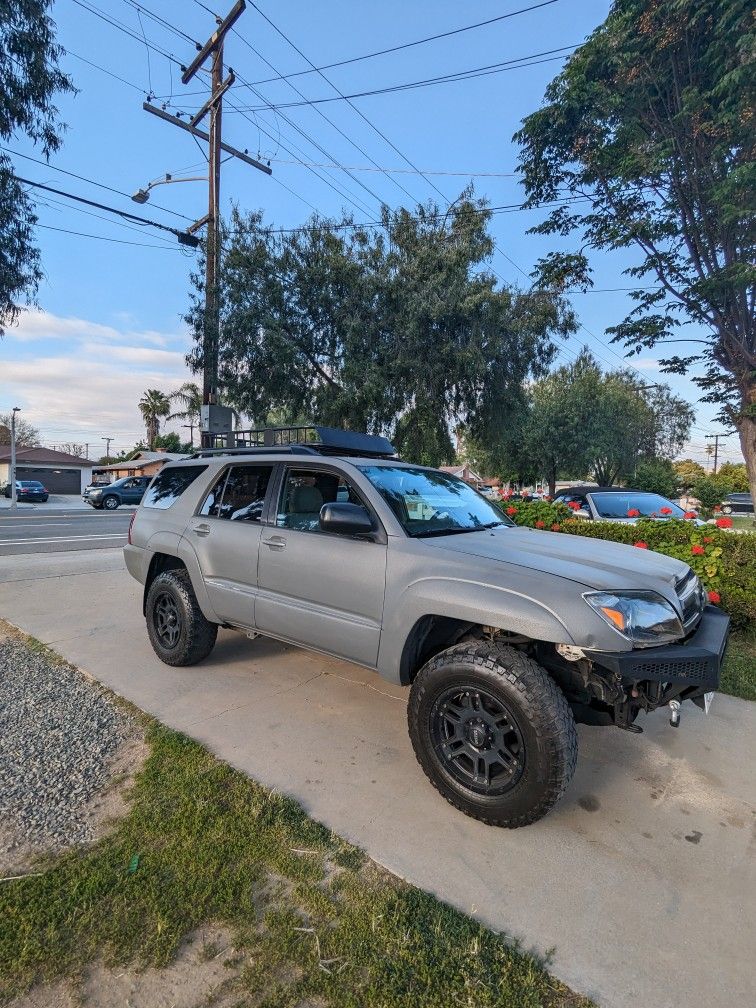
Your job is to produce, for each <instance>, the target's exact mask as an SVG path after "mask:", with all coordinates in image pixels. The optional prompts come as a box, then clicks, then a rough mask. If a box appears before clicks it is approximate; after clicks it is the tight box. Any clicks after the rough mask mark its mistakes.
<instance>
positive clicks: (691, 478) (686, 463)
mask: <svg viewBox="0 0 756 1008" xmlns="http://www.w3.org/2000/svg"><path fill="white" fill-rule="evenodd" d="M672 468H673V469H674V470H675V473H676V475H677V480H678V483H679V484H680V486H681V487H682V489H683V490H690V488H691V487H692V486H693V484H694V483H695V482H696V480H698V479H701V478H702V477H704V476H705V475H706V470H705V469H704V467H703V466H702V465H701V463H700V462H694V461H693V459H681V460H680V461H679V462H673V463H672Z"/></svg>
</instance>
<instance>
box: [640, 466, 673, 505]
mask: <svg viewBox="0 0 756 1008" xmlns="http://www.w3.org/2000/svg"><path fill="white" fill-rule="evenodd" d="M677 485H678V478H677V473H676V472H675V469H674V466H673V465H672V463H671V462H670V461H669V459H649V460H648V461H647V462H641V463H640V464H639V465H638V467H637V469H636V470H635V476H634V478H633V486H634V487H635V488H636V489H637V490H648V492H649V493H657V494H661V496H662V497H669V498H674V497H676V496H677Z"/></svg>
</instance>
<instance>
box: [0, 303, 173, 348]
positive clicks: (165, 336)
mask: <svg viewBox="0 0 756 1008" xmlns="http://www.w3.org/2000/svg"><path fill="white" fill-rule="evenodd" d="M129 321H131V320H129ZM6 337H7V338H10V339H12V340H15V341H16V342H18V343H32V342H36V341H39V340H69V341H73V342H80V341H81V340H95V341H97V342H110V341H112V340H117V341H119V342H123V341H124V340H126V341H128V342H129V343H133V344H143V343H149V344H151V345H153V346H159V347H164V346H167V345H168V344H169V343H171V342H175V341H176V340H182V341H186V340H188V338H189V336H188V333H187V331H186V330H184V331H183V332H177V333H161V332H157V331H155V330H154V329H133V328H129V329H116V328H114V327H113V326H108V325H102V324H101V323H99V322H90V321H88V320H87V319H80V318H62V317H61V316H59V315H52V314H51V313H50V312H46V311H40V310H39V309H37V308H29V309H26V310H25V311H23V312H22V313H21V315H20V316H19V319H18V324H17V325H14V326H9V327H8V328H7V329H6Z"/></svg>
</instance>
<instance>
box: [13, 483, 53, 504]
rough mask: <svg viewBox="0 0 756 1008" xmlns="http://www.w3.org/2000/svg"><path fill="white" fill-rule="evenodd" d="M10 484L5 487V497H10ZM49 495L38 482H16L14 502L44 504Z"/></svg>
mask: <svg viewBox="0 0 756 1008" xmlns="http://www.w3.org/2000/svg"><path fill="white" fill-rule="evenodd" d="M11 489H12V488H11V484H10V483H6V485H5V491H4V493H5V496H6V497H11V496H12V494H11ZM49 496H50V495H49V494H48V492H47V488H46V487H44V486H42V484H41V483H40V482H39V481H38V480H16V500H20V501H29V502H30V503H31V502H35V503H42V504H44V503H45V502H46V501H47V498H48V497H49Z"/></svg>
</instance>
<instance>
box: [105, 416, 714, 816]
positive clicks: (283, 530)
mask: <svg viewBox="0 0 756 1008" xmlns="http://www.w3.org/2000/svg"><path fill="white" fill-rule="evenodd" d="M260 433H261V434H263V433H264V435H265V436H264V438H261V439H262V440H266V441H268V442H270V446H269V447H260V448H251V449H243V450H238V449H237V450H233V449H232V450H223V451H219V452H205V453H198V454H196V455H194V456H192V457H191V458H190V459H187V460H184V461H180V462H174V463H169V464H167V465H166V466H164V468H163V469H162V470H161V471H160V473H159V474H158V475H157V476H156V477H155V479H154V480H153V482H152V484H151V485H150V487H149V489H148V491H147V493H146V494H145V496H144V499H143V500H142V503H141V505H140V507H139V510H138V511H137V512H136V514H135V516H134V518H133V519H132V525H131V529H130V532H129V544H128V545H127V546H126V547H125V557H126V564H127V566H128V569H129V571H130V572H131V574H132V575H133V576H134V577H135V578H136V579H137V580H138V581H139V582H140V583H141V584H142V585H143V586H144V591H143V609H144V614H145V617H146V621H147V632H148V634H149V638H150V641H151V643H152V646H153V648H154V650H155V652H156V654H157V655H158V657H159V658H160V659H161V660H162V661H163V662H165V663H166V664H168V665H191V664H193V663H196V662H199V661H201V660H202V659H203V658H204V657H206V655H208V654H209V653H210V651H211V650H212V648H213V646H214V644H215V639H216V634H217V631H218V628H219V627H220V626H223V627H232V628H236V629H239V630H242V631H244V632H247V633H249V632H257V633H260V634H265V635H269V636H271V637H275V638H278V639H280V640H283V641H289V642H292V643H295V644H299V645H302V646H303V647H308V648H312V649H314V650H317V651H322V652H325V653H327V654H331V655H336V656H338V657H340V658H345V659H348V660H349V661H352V662H356V663H358V664H360V665H363V666H366V667H368V668H371V669H375V670H377V671H378V672H379V673H380V674H381V675H383V676H384V677H386V678H387V679H389V680H390V681H392V682H394V683H399V684H402V685H407V686H410V687H411V689H410V696H409V713H408V718H409V731H410V736H411V739H412V744H413V746H414V748H415V752H416V754H417V757H418V760H419V761H420V763H421V765H422V767H423V769H424V770H425V772H426V774H427V775H428V777H429V778H430V780H431V782H432V783H433V784H434V786H435V787H436V788H437V789H438V790H439V791H440V792H441V794H442V795H443V796H444V797H445V798H446V799H447V800H448V801H449V802H451V804H452V805H454V806H456V807H457V808H458V809H461V810H462V811H463V812H465V813H467V814H468V815H471V816H474V817H476V818H478V819H482V820H483V821H484V822H488V823H492V824H495V825H500V826H509V827H515V826H524V825H527V824H529V823H532V822H534V821H535V820H537V819H539V818H540V817H541V816H543V815H545V814H546V813H547V812H548V811H549V810H550V809H551V808H552V807H553V806H554V804H555V803H556V802H557V801H558V799H559V798H560V796H561V795H562V794H563V793H564V791H565V789H566V788H567V786H568V784H569V782H570V779H571V777H572V774H573V772H574V769H575V763H576V759H577V733H576V730H575V722H576V721H582V722H586V723H591V724H605V725H609V724H613V725H616V726H618V727H619V728H624V729H627V730H629V731H636V732H639V731H641V730H642V729H641V728H640V727H639V726H638V725H636V724H635V721H636V718H637V716H638V714H639V712H640V711H646V712H648V711H652V710H654V709H655V708H657V707H661V706H664V705H669V707H670V709H671V713H672V720H673V722H674V723H677V722H678V721H679V710H680V702H681V701H684V700H686V699H690V700H692V701H693V702H694V703H696V704H698V705H699V706H700V707H705V708H708V704H709V702H710V699H711V695H712V691H714V690H715V689H716V688H717V685H718V682H719V668H720V663H721V660H722V655H723V652H724V648H725V643H726V639H727V629H728V619H727V616H726V615H725V614H724V613H722V612H721V611H720V610H718V609H716V608H715V607H713V606H709V605H707V604H706V596H705V593H704V591H703V588H702V586H701V584H700V583H699V580H698V578H697V577H696V575H695V574H694V573H693V572H692V571H691V570H690V568H689V567H688V565H687V564H685V563H683V562H682V561H681V560H675V559H672V558H670V557H667V556H662V555H660V554H657V553H652V552H650V551H647V550H639V549H634V548H633V547H631V546H623V545H619V544H615V543H609V542H600V541H595V540H591V539H588V538H581V537H579V536H571V535H564V534H554V533H551V532H540V531H538V530H535V529H527V528H519V527H517V526H515V525H513V524H512V523H511V522H510V521H509V519H507V518H506V517H505V516H504V515H503V514H502V512H501V510H500V509H499V508H497V507H496V506H495V505H493V504H492V503H490V502H488V501H487V500H485V498H484V497H482V496H481V495H480V494H478V493H477V492H476V491H475V490H474V489H473V488H472V487H470V486H469V485H468V484H466V483H464V482H463V481H462V480H460V479H457V478H456V477H454V476H451V475H448V474H446V473H443V472H439V471H438V470H435V469H429V468H426V467H423V466H416V465H411V464H408V463H405V462H401V461H399V460H398V459H397V458H396V457H395V455H394V450H393V448H392V447H391V445H390V444H388V442H386V441H385V440H384V439H383V438H377V437H370V436H367V435H357V434H350V433H348V432H345V431H335V430H331V429H329V428H323V427H318V428H314V433H312V434H310V435H309V436H308V437H307V438H306V439H304V440H303V441H302V442H301V443H286V442H291V441H292V440H293V435H292V434H291V432H286V431H280V430H279V431H273V432H270V431H268V432H260ZM312 438H317V441H313V440H312ZM281 442H283V443H281Z"/></svg>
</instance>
